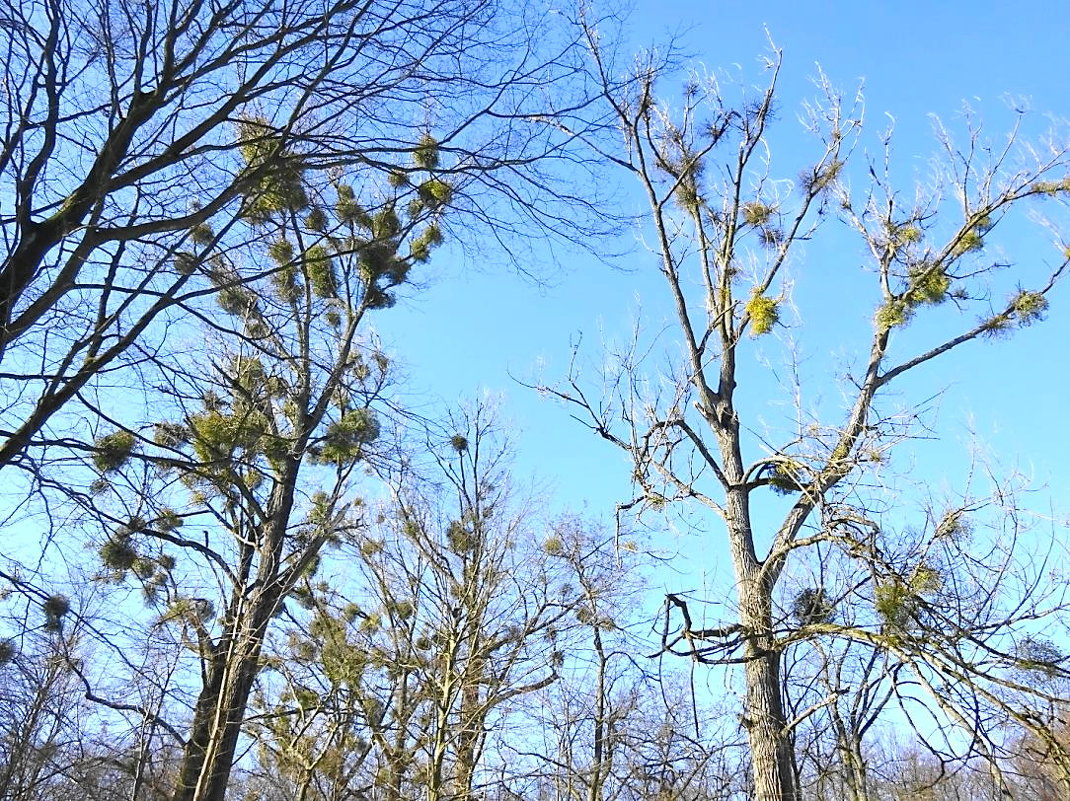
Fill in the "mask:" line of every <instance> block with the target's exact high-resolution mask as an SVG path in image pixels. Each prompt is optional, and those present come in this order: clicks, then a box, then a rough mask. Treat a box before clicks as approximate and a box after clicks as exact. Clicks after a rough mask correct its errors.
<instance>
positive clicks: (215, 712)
mask: <svg viewBox="0 0 1070 801" xmlns="http://www.w3.org/2000/svg"><path fill="white" fill-rule="evenodd" d="M273 597H274V594H272V597H268V596H267V594H266V593H261V594H260V595H259V596H258V597H257V598H256V599H255V601H254V603H253V604H251V605H250V606H251V607H252V608H251V609H249V610H248V612H247V613H246V614H248V616H249V619H248V620H246V621H242V620H240V619H237V618H236V617H235V616H231V621H230V624H229V629H230V631H229V632H228V633H227V635H226V636H224V637H223V639H222V640H221V641H220V643H219V645H218V646H217V647H216V649H215V652H214V653H213V655H212V659H211V664H210V667H209V671H208V676H207V681H206V682H205V686H204V688H203V689H202V690H201V694H200V697H199V698H198V699H197V707H196V710H195V712H194V715H193V723H192V726H191V733H190V738H189V742H188V743H187V744H186V750H185V753H184V754H183V757H182V767H181V769H180V771H179V779H178V784H177V786H176V787H175V791H174V794H173V796H172V801H225V799H226V793H227V785H228V784H229V782H230V772H231V768H232V767H233V765H234V757H235V754H236V753H237V748H238V739H239V737H240V735H241V730H242V724H243V722H244V720H245V710H246V708H247V706H248V704H249V696H250V694H251V693H252V689H253V684H254V682H255V681H256V676H257V673H258V672H259V670H260V650H261V646H262V644H263V641H264V634H265V632H266V631H267V626H268V622H269V621H270V619H271V614H272V612H273V611H274V609H275V601H274V600H273ZM238 608H239V610H240V606H239V607H238ZM238 614H240V611H239V613H238Z"/></svg>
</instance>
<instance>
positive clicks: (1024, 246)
mask: <svg viewBox="0 0 1070 801" xmlns="http://www.w3.org/2000/svg"><path fill="white" fill-rule="evenodd" d="M627 29H628V31H629V32H630V35H631V36H632V37H633V39H634V42H635V47H636V48H638V47H641V46H644V45H647V44H650V43H658V42H662V41H664V40H665V38H666V36H667V35H669V34H673V33H675V34H676V35H677V41H678V44H679V46H680V47H681V48H682V49H683V50H684V51H685V52H686V53H688V54H689V55H690V56H692V59H691V60H692V62H693V63H699V64H701V65H703V66H704V68H705V69H707V70H710V71H716V70H720V69H727V70H729V71H736V73H737V74H739V75H742V76H743V78H744V79H746V80H748V81H753V82H759V81H761V80H762V74H761V69H760V67H761V56H762V55H763V54H764V53H766V52H767V51H768V47H769V45H768V40H767V33H766V30H768V35H769V36H771V37H772V39H773V41H774V42H775V43H776V45H777V46H778V47H779V48H781V49H782V50H783V51H784V57H785V66H784V70H783V74H782V75H783V78H782V81H781V84H780V122H779V123H778V126H777V128H776V129H775V132H774V137H777V138H778V141H779V142H780V147H781V149H780V150H778V151H777V152H776V153H775V154H774V163H776V160H777V159H779V158H781V157H783V158H784V159H785V160H786V161H787V163H788V164H789V165H792V166H789V167H788V168H787V169H786V170H784V172H785V173H786V174H787V175H788V176H792V175H794V174H795V173H796V171H797V167H795V166H794V165H795V164H798V163H800V162H799V161H798V159H799V158H804V156H802V155H801V154H800V152H798V151H796V147H797V145H796V144H795V141H796V139H800V140H801V138H802V137H801V136H798V132H799V128H798V123H797V122H796V120H795V116H796V112H797V110H798V108H799V105H800V103H801V102H802V100H803V99H805V98H808V97H812V96H813V95H814V89H813V85H812V83H811V79H812V77H813V75H814V74H815V72H816V69H817V65H818V64H820V67H821V69H823V70H824V72H825V73H826V74H827V75H828V76H829V77H830V78H831V80H832V81H833V83H834V84H836V85H837V86H839V87H841V88H842V89H843V90H844V91H845V92H851V91H853V89H854V88H855V87H856V86H857V85H858V84H859V82H860V81H861V82H863V83H864V88H865V95H866V101H867V112H866V113H867V121H868V124H869V125H868V127H869V130H870V133H869V135H868V138H867V139H866V140H865V144H866V145H867V146H868V147H870V148H873V147H875V146H876V144H877V142H876V139H875V136H874V132H875V131H876V130H877V129H880V128H883V127H885V126H887V124H888V121H889V119H890V117H894V119H895V125H896V139H895V141H896V145H895V156H896V161H897V164H898V166H899V169H900V175H901V176H903V177H904V185H905V186H906V187H908V186H909V182H910V180H911V179H912V174H913V173H916V172H920V171H923V170H924V168H925V165H926V164H927V163H928V162H927V160H928V159H929V158H930V157H931V156H932V154H933V153H934V152H935V149H936V144H935V141H934V139H933V137H932V121H931V118H930V115H933V114H938V115H940V116H941V117H942V118H944V119H945V120H947V121H949V122H950V123H951V124H954V123H955V121H956V117H958V116H959V114H960V111H961V109H962V104H963V102H964V101H967V102H969V103H970V104H971V105H972V106H973V107H975V108H976V109H977V110H978V111H979V113H980V115H981V116H982V117H983V118H984V119H985V121H986V126H987V128H986V130H989V131H992V132H993V133H995V132H997V131H1000V130H1003V129H1006V128H1007V126H1009V124H1010V123H1011V122H1012V121H1013V114H1012V113H1011V112H1010V111H1009V109H1008V101H1007V98H1008V97H1013V98H1015V100H1014V101H1013V102H1014V103H1015V104H1022V103H1025V104H1028V105H1029V106H1030V107H1031V108H1033V109H1035V110H1036V111H1038V112H1042V113H1050V114H1052V115H1055V116H1058V117H1062V116H1070V98H1068V96H1067V92H1066V84H1065V81H1064V79H1063V78H1062V77H1061V76H1063V75H1064V74H1065V72H1064V70H1063V69H1062V68H1061V54H1062V53H1063V52H1064V49H1065V44H1066V42H1067V41H1070V11H1068V10H1065V9H1064V8H1063V7H1062V5H1061V4H1058V3H1047V4H1041V3H1037V4H1028V5H1024V6H1019V7H1014V6H1012V5H1011V4H1009V3H997V2H971V3H960V2H948V3H921V2H907V3H904V2H898V3H876V2H863V3H858V2H853V3H846V2H843V3H841V2H836V3H822V4H805V3H787V2H779V1H778V2H766V3H751V4H746V3H721V2H707V3H686V2H672V3H668V4H664V3H662V4H655V3H653V2H650V1H649V0H640V1H639V2H638V3H637V4H636V6H635V8H634V12H633V14H632V16H631V17H630V21H629V23H628V27H627ZM670 88H671V87H670ZM887 115H890V117H889V116H887ZM774 170H776V167H774ZM634 242H635V234H634V233H631V232H627V233H625V234H623V235H622V237H621V241H620V242H619V243H614V246H615V247H619V248H621V249H625V250H627V249H629V248H631V249H632V255H631V256H629V257H627V258H624V259H622V260H621V261H620V262H619V267H618V269H615V270H614V269H610V268H608V267H607V266H606V265H604V264H600V263H598V262H597V261H596V260H594V259H591V258H589V257H584V256H583V255H582V254H577V255H574V256H568V257H566V258H565V259H563V260H562V263H561V264H559V265H557V266H552V265H550V264H549V260H547V264H545V265H536V269H535V272H537V273H538V274H540V275H541V276H543V277H545V278H547V283H546V284H543V285H535V284H534V283H533V282H531V281H530V280H526V279H523V278H521V277H518V276H517V275H515V273H513V272H511V271H510V270H509V269H508V268H505V267H502V266H501V265H500V260H499V261H495V260H494V259H493V258H491V260H490V261H489V264H490V266H487V265H486V264H483V263H477V260H476V259H473V258H472V257H471V256H469V257H467V258H464V257H461V256H459V255H458V254H456V253H455V254H454V255H453V257H452V258H451V257H450V256H448V255H447V254H445V253H444V254H442V255H439V256H437V257H436V262H435V263H434V264H432V265H431V267H430V268H429V273H430V274H431V278H430V285H429V287H428V288H426V289H425V290H423V291H421V292H420V293H419V294H416V295H411V296H410V297H409V298H408V299H406V300H404V301H403V302H402V303H401V304H399V306H398V307H397V308H395V309H394V310H392V311H390V312H388V313H386V314H384V315H383V316H382V317H381V318H380V321H379V323H378V324H379V326H380V331H381V332H382V334H383V336H384V338H385V341H386V344H387V346H388V349H389V350H390V351H392V352H393V353H394V354H395V355H396V357H397V359H398V360H399V361H400V362H401V363H402V364H403V365H404V367H405V372H406V374H407V376H408V378H409V383H408V384H407V390H408V391H409V392H413V393H415V394H416V395H417V396H419V395H420V393H421V392H423V391H426V393H427V395H426V397H427V398H428V399H429V400H430V399H433V398H437V399H441V400H442V401H443V402H444V403H447V404H448V403H451V402H454V401H456V400H458V399H460V398H464V397H471V396H473V395H475V394H477V393H483V392H489V393H493V394H501V395H502V396H503V404H502V409H503V417H504V419H505V421H506V422H507V424H508V425H509V426H510V427H511V428H512V429H513V431H514V439H515V441H516V444H517V449H518V463H517V467H518V472H519V473H520V474H521V475H522V476H523V475H526V474H535V475H536V476H537V477H539V478H540V479H543V480H545V481H548V482H549V484H550V486H552V487H553V488H554V496H553V499H554V502H555V504H560V505H562V506H571V507H573V508H577V507H581V506H584V505H586V506H587V508H588V511H589V512H590V513H592V514H594V515H598V516H601V515H605V514H608V513H609V512H611V510H612V505H613V503H614V502H615V501H617V500H622V499H624V498H626V496H627V492H628V480H627V477H628V472H629V468H628V466H627V464H626V463H625V462H624V460H623V458H622V457H621V456H620V455H619V454H618V453H615V452H614V451H613V450H612V449H611V448H610V447H609V446H608V445H606V444H604V443H602V442H600V441H598V440H597V439H596V438H595V437H594V436H592V435H591V434H590V433H589V432H587V431H586V430H585V429H583V428H582V427H581V426H579V425H577V424H575V423H573V422H572V421H570V420H569V418H568V414H567V412H566V411H565V410H564V409H562V408H561V407H560V406H557V405H555V404H553V403H552V402H550V401H548V400H546V399H544V398H540V397H538V396H537V395H536V393H534V392H532V391H530V390H527V389H525V388H523V387H522V386H520V385H519V384H518V383H516V382H515V381H514V380H513V379H512V378H511V377H510V375H512V376H516V377H520V378H530V377H532V376H533V375H535V374H537V373H541V374H542V375H543V376H544V377H545V378H547V379H553V378H556V377H560V376H562V375H564V373H565V371H566V369H567V367H568V361H569V358H570V352H571V349H570V343H571V342H572V341H574V340H575V339H577V338H578V337H582V338H583V340H584V343H585V350H586V352H587V354H588V356H589V357H591V358H594V359H597V354H598V348H599V340H600V337H601V336H602V332H607V333H608V335H609V336H611V337H613V336H622V335H627V332H628V329H629V327H630V325H631V323H632V321H633V320H634V319H635V315H636V310H637V308H638V307H639V306H642V308H643V319H644V325H645V327H646V328H647V329H648V330H650V329H652V328H656V327H657V325H658V324H659V323H660V320H661V319H663V317H664V308H663V307H662V306H661V294H660V293H661V287H660V284H659V283H658V281H657V279H656V276H653V275H652V274H651V272H650V271H649V270H647V269H645V268H646V267H649V266H650V259H651V257H650V256H648V255H646V254H644V253H642V252H641V251H640V250H639V249H638V248H635V247H634ZM851 247H854V248H855V249H856V250H855V251H854V252H837V251H836V250H835V246H830V247H827V248H826V249H825V250H823V249H822V246H821V245H820V244H816V243H815V244H814V245H812V246H808V247H807V249H806V251H805V253H804V258H803V261H802V262H798V263H796V265H795V268H794V269H795V272H796V274H797V275H798V276H799V279H798V280H799V284H798V290H797V291H798V292H800V293H805V292H807V291H808V290H807V288H806V287H807V284H806V279H810V281H811V282H813V281H815V280H816V281H820V280H827V279H822V278H821V276H822V275H823V274H824V273H825V271H826V270H829V269H836V268H837V267H840V265H838V264H837V262H843V263H844V265H846V266H847V267H854V266H856V265H857V264H858V258H857V256H858V253H857V243H855V244H854V245H852V246H851ZM1007 247H1008V248H1009V251H1012V252H1010V255H1011V256H1012V257H1013V258H1014V259H1016V260H1017V259H1021V260H1023V261H1027V260H1030V259H1033V260H1042V259H1044V258H1047V257H1048V256H1049V255H1050V247H1051V245H1050V242H1049V241H1048V240H1047V239H1046V238H1045V236H1044V235H1042V234H1041V233H1040V232H1039V231H1037V230H1029V231H1025V232H1023V233H1021V234H1020V235H1017V236H1015V237H1014V241H1013V242H1011V243H1010V244H1009V245H1008V246H1007ZM811 262H812V263H811ZM811 286H812V284H811ZM845 303H846V305H847V307H848V313H849V314H853V315H854V321H855V323H858V324H861V323H864V322H866V321H868V320H869V317H870V315H871V314H872V308H873V307H872V305H868V304H865V303H863V304H861V305H860V306H858V307H857V308H851V303H850V302H849V299H846V300H845ZM1067 306H1070V290H1067V289H1065V288H1064V289H1062V290H1057V291H1056V293H1055V295H1054V296H1053V297H1052V309H1051V313H1050V315H1049V319H1048V320H1047V321H1046V322H1045V323H1043V324H1041V325H1038V326H1035V327H1033V328H1032V329H1028V330H1025V331H1022V332H1020V333H1018V334H1016V335H1015V336H1013V337H1012V338H1010V339H1009V340H1007V341H1001V342H995V343H979V344H977V345H974V346H971V347H970V348H969V350H968V351H967V352H965V353H960V354H959V355H953V356H951V357H950V358H949V359H947V360H945V361H943V362H940V363H939V364H938V365H937V366H935V368H933V369H929V370H928V371H927V372H925V373H923V374H921V375H920V376H919V379H920V380H919V381H918V383H917V384H916V385H915V386H914V387H912V388H911V391H910V392H908V393H906V394H905V395H904V400H905V401H907V402H915V401H917V400H919V399H921V398H925V397H929V396H930V395H932V394H934V393H936V392H938V391H941V390H945V392H944V395H943V397H942V398H941V400H940V402H939V410H940V413H939V417H938V422H939V424H940V426H941V429H940V430H941V434H942V441H941V444H940V445H939V446H937V447H926V446H923V447H922V448H921V449H920V450H919V451H918V455H917V457H915V458H917V459H918V460H923V461H924V462H925V469H927V470H929V471H930V472H931V474H932V476H933V480H934V481H947V482H948V483H949V485H952V486H953V485H954V484H955V483H956V482H957V481H959V479H960V477H961V475H962V474H963V472H964V470H965V468H966V466H967V465H966V464H965V462H966V461H968V450H969V448H970V441H971V439H972V438H973V436H974V434H976V437H977V439H978V440H979V442H980V443H981V444H982V445H983V446H984V447H985V448H986V449H987V450H988V451H989V452H990V453H991V454H993V455H994V456H996V457H997V459H998V461H999V462H1000V463H1001V464H1002V465H1004V466H1007V467H1009V466H1013V465H1018V466H1020V467H1022V468H1023V469H1025V470H1026V471H1027V472H1031V473H1033V474H1034V475H1035V478H1036V481H1037V483H1038V485H1039V484H1044V483H1046V482H1048V483H1050V484H1051V485H1052V487H1053V488H1057V487H1058V486H1060V485H1061V483H1062V481H1063V480H1064V479H1065V478H1066V469H1065V467H1064V465H1065V462H1066V458H1065V455H1066V454H1067V453H1068V451H1070V435H1068V434H1067V430H1066V427H1065V426H1063V425H1062V420H1063V414H1064V410H1065V409H1066V407H1067V404H1066V388H1067V387H1066V383H1067V382H1066V379H1065V377H1064V375H1063V370H1062V368H1061V364H1062V362H1063V358H1062V352H1063V349H1064V344H1063V343H1065V342H1066V341H1067V335H1068V333H1070V310H1067ZM804 313H805V312H804ZM807 322H808V323H810V324H811V325H812V323H813V321H812V320H809V321H807ZM814 330H815V329H814V328H811V327H808V328H807V329H806V331H807V332H810V331H814ZM838 330H839V326H833V325H830V326H829V328H828V330H827V332H826V331H825V330H824V328H823V327H819V328H818V329H817V331H818V333H817V335H816V336H815V335H813V334H808V333H800V334H799V336H800V337H801V338H802V341H803V342H804V345H805V347H806V350H807V354H808V355H809V356H811V357H812V358H814V359H815V360H816V362H817V363H818V364H824V363H827V364H829V365H833V364H835V359H836V354H837V352H838V348H839V345H838V344H837V340H836V332H837V331H838ZM808 336H809V337H810V338H809V339H807V338H806V337H808ZM822 360H825V361H822ZM915 390H916V391H915ZM1045 505H1046V504H1045Z"/></svg>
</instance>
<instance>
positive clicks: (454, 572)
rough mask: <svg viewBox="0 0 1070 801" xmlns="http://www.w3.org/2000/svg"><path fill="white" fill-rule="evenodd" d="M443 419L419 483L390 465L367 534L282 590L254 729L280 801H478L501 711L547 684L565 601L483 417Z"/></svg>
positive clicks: (504, 732) (501, 731)
mask: <svg viewBox="0 0 1070 801" xmlns="http://www.w3.org/2000/svg"><path fill="white" fill-rule="evenodd" d="M452 423H453V425H451V426H449V427H448V429H449V432H450V433H447V434H445V435H439V436H435V437H433V438H432V439H431V440H430V441H429V442H428V445H427V447H428V450H429V451H430V452H431V453H434V454H436V456H435V458H436V460H437V462H438V464H437V466H436V467H435V468H434V469H433V471H432V472H431V473H430V474H429V475H428V476H426V477H422V478H421V477H417V476H415V475H413V474H412V471H411V468H409V467H406V468H404V469H403V470H402V471H401V472H400V474H399V475H398V476H397V477H396V479H395V481H394V482H393V486H394V492H393V493H392V497H391V498H390V499H387V500H384V501H383V502H382V503H380V504H377V505H376V506H375V509H376V514H375V519H376V520H377V521H378V522H374V521H373V522H371V523H370V524H369V525H368V526H367V527H365V528H363V529H362V530H361V531H359V532H355V534H354V536H353V537H352V538H351V540H350V542H349V544H348V545H349V547H347V548H345V549H343V550H341V551H339V552H338V553H336V554H332V556H331V559H330V563H329V564H326V565H325V566H324V567H323V568H322V569H321V571H320V574H319V576H318V577H317V578H316V579H315V580H313V579H307V580H305V581H303V582H302V583H301V584H299V585H298V587H297V588H296V592H295V593H294V596H293V597H294V600H295V601H296V602H297V603H298V604H300V606H301V607H307V609H308V611H307V613H306V612H301V611H300V610H294V612H293V613H291V615H290V617H291V618H292V620H293V621H294V622H295V623H297V622H300V623H301V624H302V625H301V627H300V628H296V627H294V628H292V629H291V631H290V632H289V634H288V635H287V637H286V639H285V640H284V641H283V645H282V647H280V649H279V655H278V657H277V658H275V659H272V660H271V665H272V671H273V672H274V673H275V674H276V676H277V677H279V678H281V679H283V680H284V686H285V688H286V689H285V691H284V692H283V693H282V695H281V696H280V697H278V698H277V699H276V700H274V701H273V702H271V703H268V704H266V705H265V708H264V713H263V716H262V722H261V723H260V724H259V725H258V727H257V728H258V729H259V733H258V737H257V740H258V743H259V746H258V747H259V749H260V750H261V752H262V753H263V754H264V755H265V757H264V759H263V763H264V766H265V768H266V770H267V772H268V773H270V774H272V775H274V776H275V777H277V778H276V784H277V785H278V784H288V785H290V786H292V787H293V788H294V789H293V790H292V796H286V797H294V798H300V799H302V800H304V799H309V801H311V800H312V799H339V800H340V799H345V798H362V797H367V798H374V799H382V801H403V800H404V799H409V798H415V797H422V798H428V799H434V800H435V801H447V800H449V801H467V800H468V799H476V798H485V797H491V794H492V793H493V792H495V791H496V790H497V789H499V788H500V787H501V786H508V785H509V784H510V778H511V777H512V776H513V775H514V771H515V770H516V767H515V766H512V765H510V764H508V763H507V762H503V761H501V757H500V756H499V751H500V748H501V740H502V739H506V740H508V739H509V738H510V737H511V736H512V735H513V734H514V732H515V729H516V724H514V723H512V722H511V721H512V720H513V719H514V718H515V708H516V706H517V705H518V703H520V701H521V700H522V699H524V698H525V697H528V696H532V695H536V694H539V693H540V692H541V691H542V690H544V689H545V688H546V687H548V686H549V685H551V684H553V683H554V682H556V681H557V680H558V678H559V670H560V666H561V662H562V660H563V652H564V650H565V649H566V648H567V647H568V645H569V643H570V634H569V632H570V629H574V628H575V627H576V626H577V622H576V620H575V617H574V614H573V611H574V608H575V601H576V594H577V593H578V589H576V588H570V587H568V586H565V582H566V581H567V574H566V573H565V571H563V570H562V569H560V565H558V564H555V561H554V560H552V559H551V558H550V557H549V556H548V555H547V554H545V553H544V552H542V551H541V549H540V544H541V543H540V539H541V536H542V533H543V532H542V526H543V524H544V522H545V521H544V520H543V519H542V517H541V515H540V513H539V512H538V510H537V509H536V507H535V504H534V502H533V501H531V500H529V499H526V498H523V497H522V496H521V495H520V494H519V493H518V491H517V488H516V487H515V486H514V485H515V483H516V482H515V481H514V480H513V479H512V478H511V477H510V476H509V473H508V467H507V464H506V460H507V459H508V458H509V455H510V454H509V453H508V450H507V448H503V447H502V445H501V443H500V442H498V441H497V440H498V434H497V433H496V432H495V425H496V424H495V423H494V421H493V415H492V413H491V411H490V410H489V409H488V408H487V407H486V406H485V405H482V404H480V405H478V406H477V407H475V408H474V409H473V410H472V411H471V412H469V413H463V414H458V415H456V416H455V417H454V419H453V421H452ZM335 572H337V575H336V576H334V578H333V580H329V581H324V580H323V579H322V577H323V576H331V575H332V574H334V573H335ZM521 736H523V735H521ZM279 779H281V781H279Z"/></svg>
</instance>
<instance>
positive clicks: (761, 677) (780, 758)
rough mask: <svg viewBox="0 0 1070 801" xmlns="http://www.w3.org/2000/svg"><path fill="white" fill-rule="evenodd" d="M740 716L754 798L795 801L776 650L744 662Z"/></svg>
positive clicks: (796, 796)
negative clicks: (743, 698) (743, 704)
mask: <svg viewBox="0 0 1070 801" xmlns="http://www.w3.org/2000/svg"><path fill="white" fill-rule="evenodd" d="M746 680H747V696H746V707H745V709H744V716H745V718H746V720H745V725H746V727H747V739H748V740H749V742H750V751H751V771H752V773H753V780H754V801H796V800H797V799H798V793H797V792H796V788H795V775H794V773H793V771H792V768H791V743H790V741H789V739H788V737H787V733H786V732H785V730H784V728H785V724H786V721H785V719H784V704H783V702H782V699H781V695H780V653H779V652H775V651H774V652H768V653H765V654H762V655H758V656H755V657H753V658H751V659H750V661H748V662H747V668H746Z"/></svg>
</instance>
